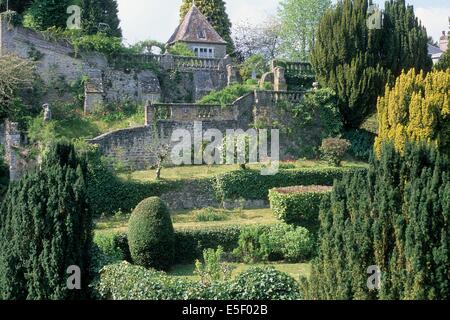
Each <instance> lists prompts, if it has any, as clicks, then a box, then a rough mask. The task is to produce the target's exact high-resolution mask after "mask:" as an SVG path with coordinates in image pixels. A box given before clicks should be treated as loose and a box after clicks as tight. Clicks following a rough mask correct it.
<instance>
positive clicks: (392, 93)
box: [375, 69, 450, 155]
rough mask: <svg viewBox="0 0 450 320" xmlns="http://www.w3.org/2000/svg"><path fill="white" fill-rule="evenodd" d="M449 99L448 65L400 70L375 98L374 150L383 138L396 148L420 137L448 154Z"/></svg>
mask: <svg viewBox="0 0 450 320" xmlns="http://www.w3.org/2000/svg"><path fill="white" fill-rule="evenodd" d="M449 101H450V69H447V71H433V72H430V73H428V74H427V75H426V76H424V74H423V73H422V72H421V73H417V72H416V71H415V70H410V71H409V72H408V73H402V74H401V75H400V77H398V78H397V81H396V83H395V85H394V86H393V87H392V88H391V87H387V88H386V92H385V94H384V96H383V97H380V99H379V100H378V128H379V129H378V130H379V133H378V137H377V138H376V140H375V148H376V150H377V153H378V154H379V153H380V152H381V147H382V144H383V142H386V141H390V142H393V143H394V145H395V147H396V149H397V150H399V151H400V152H404V150H405V147H406V144H407V142H408V141H415V142H418V141H424V142H427V143H430V144H432V145H434V146H437V147H438V148H439V149H440V150H441V151H442V152H446V153H447V154H449V155H450V108H449Z"/></svg>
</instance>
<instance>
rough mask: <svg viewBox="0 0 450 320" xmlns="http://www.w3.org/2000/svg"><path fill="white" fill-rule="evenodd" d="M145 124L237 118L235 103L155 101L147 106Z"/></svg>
mask: <svg viewBox="0 0 450 320" xmlns="http://www.w3.org/2000/svg"><path fill="white" fill-rule="evenodd" d="M145 114H146V119H145V124H146V125H150V124H151V123H152V122H153V121H155V119H156V120H158V121H196V120H198V121H202V120H209V121H212V120H214V121H227V120H235V106H234V105H227V106H221V105H201V104H188V103H155V104H149V105H147V106H146V110H145Z"/></svg>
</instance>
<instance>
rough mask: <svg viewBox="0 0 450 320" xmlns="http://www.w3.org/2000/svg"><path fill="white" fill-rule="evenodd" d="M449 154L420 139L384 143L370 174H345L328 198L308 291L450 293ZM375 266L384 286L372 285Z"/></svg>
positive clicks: (318, 295) (443, 296) (334, 295)
mask: <svg viewBox="0 0 450 320" xmlns="http://www.w3.org/2000/svg"><path fill="white" fill-rule="evenodd" d="M449 212H450V160H449V158H448V156H446V155H444V154H440V153H439V152H438V151H436V150H435V149H434V148H432V147H430V146H426V145H423V144H419V145H411V144H410V145H408V146H407V147H406V150H405V152H404V154H400V153H399V152H397V151H396V150H395V148H394V146H392V145H389V144H386V145H384V148H383V151H382V153H381V156H380V158H379V159H377V158H374V159H372V161H371V166H370V169H369V173H368V175H366V176H364V175H363V174H357V175H354V176H346V177H345V178H344V179H343V180H342V181H339V182H337V183H336V185H335V187H334V190H333V192H332V194H331V195H330V196H329V197H328V198H327V199H326V200H325V201H324V202H323V204H322V208H321V213H320V219H321V228H320V238H319V255H318V258H317V259H316V260H315V261H314V262H313V267H312V274H311V277H310V279H309V281H307V282H306V285H305V293H306V298H308V299H382V300H386V299H392V300H401V299H438V300H448V299H449V298H450V272H449V270H450V229H449V228H448V219H449ZM370 266H378V267H379V268H380V271H381V288H380V289H379V290H370V289H369V288H368V287H367V280H368V277H369V275H368V274H367V273H366V272H367V269H368V267H370Z"/></svg>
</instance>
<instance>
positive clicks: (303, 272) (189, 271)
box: [169, 263, 311, 281]
mask: <svg viewBox="0 0 450 320" xmlns="http://www.w3.org/2000/svg"><path fill="white" fill-rule="evenodd" d="M230 265H231V266H232V268H233V273H232V277H233V278H234V277H236V276H237V275H238V274H240V273H242V272H244V271H245V270H247V269H249V268H250V267H257V266H259V267H260V266H272V267H274V268H275V269H277V270H279V271H281V272H285V273H287V274H289V275H290V276H291V277H293V278H294V279H296V280H298V279H299V278H300V276H302V277H309V275H310V273H311V264H310V263H267V264H251V265H250V264H244V263H230ZM194 270H195V265H194V264H180V265H176V266H174V267H173V268H172V270H171V271H170V272H169V275H171V276H176V277H184V278H187V279H190V280H194V281H198V280H199V279H200V278H199V277H198V276H197V275H195V274H194Z"/></svg>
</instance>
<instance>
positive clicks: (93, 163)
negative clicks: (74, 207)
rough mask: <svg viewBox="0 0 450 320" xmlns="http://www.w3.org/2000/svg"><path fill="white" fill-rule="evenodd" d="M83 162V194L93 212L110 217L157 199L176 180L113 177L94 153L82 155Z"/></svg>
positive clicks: (176, 185) (177, 185) (173, 187)
mask: <svg viewBox="0 0 450 320" xmlns="http://www.w3.org/2000/svg"><path fill="white" fill-rule="evenodd" d="M85 156H86V159H87V171H88V175H87V188H88V190H87V194H88V199H89V203H90V205H91V208H92V210H93V211H94V213H95V214H96V215H97V216H99V215H101V214H106V215H112V214H114V213H116V212H117V211H119V210H122V211H124V212H130V211H132V210H133V209H134V208H135V207H136V206H137V205H138V204H139V203H140V202H141V201H142V200H144V199H146V198H148V197H153V196H161V195H162V194H163V193H166V192H168V191H171V190H174V189H177V188H179V187H180V183H179V182H177V181H156V182H138V181H128V180H123V179H120V178H119V177H117V176H116V175H115V174H114V173H113V172H112V171H111V170H110V169H109V168H108V167H107V165H106V164H105V163H104V161H103V160H102V159H101V155H100V154H99V153H98V152H89V153H86V154H85Z"/></svg>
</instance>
